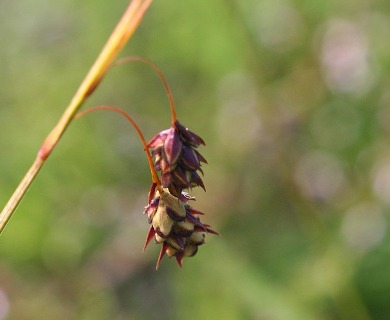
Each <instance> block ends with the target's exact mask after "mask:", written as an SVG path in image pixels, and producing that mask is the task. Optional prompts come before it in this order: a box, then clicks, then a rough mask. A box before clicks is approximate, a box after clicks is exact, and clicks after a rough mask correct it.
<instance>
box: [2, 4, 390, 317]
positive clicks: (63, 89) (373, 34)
mask: <svg viewBox="0 0 390 320" xmlns="http://www.w3.org/2000/svg"><path fill="white" fill-rule="evenodd" d="M127 3H128V2H127V1H125V0H120V1H97V0H94V1H92V0H84V1H76V0H57V1H48V0H20V1H11V0H1V3H0V39H1V47H0V77H1V85H0V106H1V107H0V127H1V139H0V146H1V150H2V156H1V158H0V171H1V174H0V200H1V203H4V204H5V203H6V201H7V200H8V198H9V196H10V195H11V194H12V192H13V190H14V188H15V187H16V185H17V183H18V182H19V180H20V179H21V178H22V176H23V175H24V173H25V172H26V170H27V169H28V167H29V166H30V164H31V163H32V161H33V159H34V158H35V155H36V152H37V150H38V148H39V146H40V145H41V143H42V142H43V140H44V138H45V137H46V135H47V134H48V133H49V132H50V130H51V128H52V127H53V126H54V124H55V123H56V121H57V120H58V118H59V116H60V115H61V114H62V111H63V110H64V108H65V106H66V105H67V103H68V102H69V100H70V98H71V97H72V95H73V93H74V92H75V90H76V88H77V86H78V85H79V83H80V82H81V80H82V79H83V77H84V75H85V73H86V72H87V70H88V69H89V67H90V66H91V64H92V63H93V61H94V60H95V58H96V56H97V55H98V53H99V51H100V49H101V48H102V46H103V44H104V43H105V41H106V39H107V37H108V36H109V34H110V32H111V31H112V29H113V27H114V26H115V24H116V22H117V21H118V19H119V17H120V16H121V14H122V12H123V11H124V9H125V7H126V5H127ZM389 39H390V3H389V2H388V1H385V0H382V1H380V0H377V1H375V0H374V1H363V0H346V1H333V0H316V1H313V0H301V1H298V0H296V1H293V0H244V1H241V0H225V1H224V0H216V1H196V0H185V1H183V0H171V1H168V0H160V1H155V3H154V4H153V5H152V7H151V9H150V10H149V11H148V14H147V16H146V17H145V19H144V21H143V23H142V25H141V26H140V28H139V29H138V31H137V32H136V34H135V36H134V37H133V38H132V39H131V40H130V42H129V44H128V45H127V46H126V49H125V50H124V52H122V54H121V57H124V56H128V55H141V56H144V57H147V58H150V59H152V60H153V61H154V62H156V63H157V64H158V65H159V66H160V67H161V69H162V70H163V71H164V73H165V75H166V77H167V78H168V81H169V83H170V86H171V88H172V91H173V93H174V97H175V101H176V105H177V112H178V116H179V120H180V121H181V122H182V123H183V124H184V125H186V126H188V127H189V128H190V129H191V130H193V131H194V132H196V133H198V134H199V135H200V136H202V137H203V138H204V139H205V140H206V143H207V147H202V148H201V149H200V152H201V153H202V154H203V155H204V156H205V158H206V159H207V160H208V162H209V164H208V165H206V166H204V171H205V177H204V182H205V185H206V188H207V192H206V193H204V192H203V191H201V190H200V191H199V190H193V194H194V195H195V196H196V197H197V202H196V203H195V205H196V206H195V207H196V208H197V209H199V210H201V211H204V212H206V213H207V214H206V215H205V217H204V218H203V220H202V221H204V222H205V223H209V224H211V225H212V226H213V227H214V228H215V229H216V230H218V231H219V232H220V233H221V234H222V236H221V237H216V236H213V235H208V236H207V239H206V241H207V244H206V245H204V246H202V247H200V250H199V252H198V254H197V255H196V256H195V257H194V258H188V259H185V260H184V269H183V270H180V269H179V268H178V267H177V266H176V264H175V262H174V260H169V259H166V260H165V259H164V260H163V263H162V265H161V267H160V269H159V271H158V272H156V271H155V270H154V267H155V261H156V258H157V255H158V251H159V248H158V247H157V246H154V245H151V246H150V247H148V249H147V250H146V252H144V253H143V252H142V246H143V242H144V239H145V236H146V232H147V230H148V224H147V221H146V217H145V216H144V215H143V214H142V211H143V208H144V206H145V205H146V201H147V198H146V196H147V192H148V190H149V186H150V175H149V170H148V166H147V162H146V160H145V155H144V153H143V152H142V146H141V144H140V142H139V140H138V138H137V137H136V135H135V134H134V131H133V129H132V128H131V127H130V126H129V125H128V124H127V123H126V122H125V121H124V120H123V119H122V118H120V117H119V116H118V115H116V114H110V113H107V112H98V113H95V114H91V115H89V116H88V117H85V118H82V119H80V120H77V121H75V122H73V123H72V125H71V126H70V128H69V129H68V131H67V132H66V134H65V135H64V136H63V139H62V140H61V141H60V143H59V144H58V147H57V148H56V149H55V151H54V153H53V154H52V156H51V157H50V158H49V160H48V161H47V163H46V164H45V166H44V167H43V169H42V171H41V172H40V174H39V176H38V178H37V180H36V181H35V182H34V184H33V185H32V187H31V189H30V190H29V192H28V193H27V195H26V197H25V199H24V200H23V201H22V203H21V205H20V207H19V208H18V210H17V211H16V213H15V215H14V216H13V217H12V219H11V221H10V223H9V224H8V226H7V228H6V229H5V231H4V233H3V234H2V235H1V237H0V319H1V320H2V319H11V320H14V319H15V320H16V319H17V320H19V319H33V320H34V319H37V320H38V319H59V320H61V319H136V320H138V319H187V320H192V319H225V320H230V319H256V320H257V319H258V320H294V319H297V320H304V319H319V320H322V319H323V320H325V319H358V320H360V319H364V320H368V319H390V303H389V301H390V235H389V230H388V229H389V226H388V224H389V220H390V219H389V211H390V198H389V194H390V129H389V125H390V89H389V88H390V87H389V84H390V69H389V67H390V42H389ZM103 104H105V105H115V106H118V107H121V108H124V109H126V110H127V111H128V112H129V113H131V115H132V116H133V117H134V118H135V119H136V120H137V121H138V123H139V125H140V126H141V128H142V129H143V131H144V134H145V136H146V137H147V139H149V138H151V137H152V136H153V135H154V134H155V133H157V132H158V131H161V130H163V129H165V128H167V127H168V126H169V123H170V122H169V121H170V119H169V107H168V102H167V99H166V95H165V93H164V90H163V86H162V85H161V83H160V81H159V79H158V77H157V76H156V74H155V73H154V71H153V70H151V69H150V68H149V67H148V66H146V65H143V64H140V63H130V64H126V65H122V66H119V67H116V68H114V69H113V70H112V71H111V72H110V74H109V75H108V76H107V77H106V78H105V80H104V81H103V83H102V85H101V86H100V87H99V89H98V90H97V91H96V92H95V93H94V95H93V96H92V98H91V99H90V100H89V101H88V102H87V104H86V106H93V105H103Z"/></svg>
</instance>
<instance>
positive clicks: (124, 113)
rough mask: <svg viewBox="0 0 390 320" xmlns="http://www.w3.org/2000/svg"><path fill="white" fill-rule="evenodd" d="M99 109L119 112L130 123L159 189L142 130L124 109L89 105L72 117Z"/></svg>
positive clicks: (158, 182) (159, 184)
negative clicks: (138, 138)
mask: <svg viewBox="0 0 390 320" xmlns="http://www.w3.org/2000/svg"><path fill="white" fill-rule="evenodd" d="M99 110H107V111H113V112H116V113H119V114H120V115H122V116H124V117H125V118H126V119H127V120H128V121H129V122H130V123H131V125H132V126H133V127H134V129H135V131H137V134H138V136H139V137H140V139H141V141H142V144H143V146H144V151H145V153H146V157H147V159H148V163H149V168H150V173H151V174H152V182H153V183H155V184H156V188H157V189H158V190H160V189H161V182H160V179H159V178H158V175H157V172H156V170H155V169H154V164H153V159H152V156H151V155H150V152H149V148H148V143H147V142H146V140H145V137H144V135H143V134H142V131H141V129H140V128H139V126H138V125H137V123H136V122H135V121H134V120H133V118H132V117H131V116H130V115H129V114H128V113H127V112H126V111H124V110H122V109H120V108H117V107H113V106H95V107H91V108H88V109H86V110H83V111H80V112H78V113H77V114H76V115H75V117H74V118H75V119H77V118H80V117H82V116H84V115H86V114H87V113H90V112H94V111H99Z"/></svg>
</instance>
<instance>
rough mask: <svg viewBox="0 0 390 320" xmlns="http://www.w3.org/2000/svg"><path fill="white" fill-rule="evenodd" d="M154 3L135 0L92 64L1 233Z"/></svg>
mask: <svg viewBox="0 0 390 320" xmlns="http://www.w3.org/2000/svg"><path fill="white" fill-rule="evenodd" d="M151 3H152V0H132V1H131V2H130V4H129V6H128V7H127V9H126V11H125V13H124V14H123V16H122V18H121V19H120V21H119V22H118V24H117V26H116V28H115V29H114V31H113V32H112V33H111V36H110V37H109V39H108V41H107V42H106V44H105V46H104V47H103V49H102V51H101V52H100V54H99V56H98V58H97V59H96V61H95V63H94V64H93V65H92V67H91V69H90V70H89V72H88V73H87V75H86V77H85V78H84V80H83V81H82V83H81V85H80V86H79V88H78V90H77V91H76V93H75V95H74V96H73V98H72V100H71V101H70V103H69V105H68V106H67V107H66V109H65V111H64V113H63V115H62V116H61V118H60V119H59V121H58V123H57V124H56V126H55V127H54V129H53V130H52V131H51V132H50V133H49V135H48V136H47V138H46V139H45V141H44V142H43V144H42V146H41V148H40V149H39V152H38V154H37V156H36V159H35V160H34V162H33V164H32V165H31V167H30V169H29V170H28V171H27V173H26V174H25V176H24V178H23V179H22V181H21V182H20V183H19V185H18V187H17V188H16V190H15V191H14V193H13V194H12V196H11V198H10V199H9V200H8V202H7V204H6V205H5V207H4V209H3V211H2V212H1V213H0V233H1V232H2V231H3V230H4V228H5V226H6V224H7V222H8V221H9V219H10V218H11V216H12V214H13V212H14V211H15V209H16V208H17V206H18V205H19V203H20V201H21V200H22V198H23V196H24V195H25V193H26V191H27V189H28V188H29V186H30V185H31V183H32V182H33V181H34V179H35V177H36V176H37V174H38V172H39V171H40V169H41V168H42V166H43V164H44V163H45V161H46V159H47V158H48V157H49V156H50V154H51V152H52V151H53V149H54V148H55V146H56V145H57V143H58V142H59V140H60V139H61V137H62V135H63V133H64V132H65V130H66V129H67V127H68V126H69V124H70V123H71V121H72V120H73V116H74V115H75V114H76V113H77V111H78V110H79V109H80V107H81V106H82V105H83V103H84V102H85V101H86V100H87V98H88V97H89V96H90V95H91V93H92V92H93V91H94V90H95V89H96V87H97V86H98V85H99V83H100V82H101V80H102V79H103V77H104V75H105V74H106V72H107V70H108V68H109V67H110V65H111V64H112V62H113V61H114V60H115V58H116V57H117V55H118V53H119V52H120V51H121V49H122V48H123V46H124V45H125V44H126V43H127V41H128V40H129V38H130V37H131V35H132V34H133V33H134V31H135V30H136V28H137V27H138V25H139V24H140V23H141V20H142V18H143V16H144V15H145V13H146V11H147V9H148V8H149V6H150V4H151Z"/></svg>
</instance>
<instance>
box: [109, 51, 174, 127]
mask: <svg viewBox="0 0 390 320" xmlns="http://www.w3.org/2000/svg"><path fill="white" fill-rule="evenodd" d="M131 61H139V62H143V63H146V64H148V65H149V66H151V67H152V68H153V69H154V71H156V73H157V74H158V76H159V77H160V79H161V81H162V83H163V85H164V89H165V92H166V94H167V96H168V99H169V107H170V109H171V121H172V126H174V125H175V123H176V121H177V117H176V108H175V101H174V100H173V95H172V91H171V88H170V87H169V85H168V81H167V78H165V76H164V73H163V72H162V71H161V69H160V68H159V67H158V66H157V65H156V64H155V63H154V62H153V61H151V60H149V59H146V58H143V57H136V56H131V57H125V58H122V59H119V60H118V61H116V62H115V64H122V63H126V62H131ZM115 64H114V65H115Z"/></svg>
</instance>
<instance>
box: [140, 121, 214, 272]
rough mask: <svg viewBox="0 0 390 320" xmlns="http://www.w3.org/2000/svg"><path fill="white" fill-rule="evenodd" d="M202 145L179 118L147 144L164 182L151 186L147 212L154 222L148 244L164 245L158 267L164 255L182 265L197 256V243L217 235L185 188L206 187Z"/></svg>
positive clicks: (200, 139) (150, 220) (150, 221)
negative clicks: (183, 261)
mask: <svg viewBox="0 0 390 320" xmlns="http://www.w3.org/2000/svg"><path fill="white" fill-rule="evenodd" d="M200 145H205V142H204V141H203V139H202V138H201V137H199V136H198V135H197V134H195V133H193V132H191V131H190V130H188V129H187V128H186V127H184V126H183V125H182V124H180V122H179V121H175V122H174V124H173V126H172V127H171V128H169V129H167V130H164V131H161V132H160V133H158V134H157V135H155V136H154V137H153V138H152V139H151V140H150V142H149V143H148V147H149V148H150V149H151V154H152V156H153V157H154V169H155V170H156V171H157V172H159V173H160V176H161V185H162V188H160V189H159V190H156V188H157V185H156V184H153V185H152V188H151V191H150V193H149V203H148V205H147V206H146V208H145V211H144V213H145V214H147V215H148V222H149V224H151V226H150V229H149V233H148V236H147V238H146V243H145V247H146V246H147V245H148V244H149V242H150V241H151V240H152V239H153V238H154V240H155V242H156V243H158V244H161V245H162V247H161V250H160V255H159V257H158V260H157V268H158V267H159V265H160V262H161V259H162V258H163V256H164V255H165V254H167V255H168V256H174V257H175V258H176V261H177V263H178V265H179V266H180V267H181V266H182V260H183V258H184V257H192V256H194V255H195V254H196V253H197V251H198V246H200V245H202V244H204V242H205V235H206V234H207V233H213V234H218V233H217V232H216V231H214V230H213V229H211V227H210V226H209V225H207V224H203V223H202V222H201V221H200V216H201V215H203V213H202V212H200V211H198V210H195V209H194V208H192V207H191V206H190V205H189V204H188V201H189V200H194V198H193V197H191V196H190V195H189V194H188V193H186V192H184V191H183V190H184V189H189V188H195V187H198V186H200V187H201V188H203V189H204V190H206V188H205V186H204V183H203V181H202V179H201V178H200V176H199V174H198V172H200V173H202V174H203V171H202V168H201V163H202V162H203V163H207V161H206V159H205V158H204V157H203V156H202V155H201V154H200V153H199V152H198V150H196V149H197V148H198V147H199V146H200Z"/></svg>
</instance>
